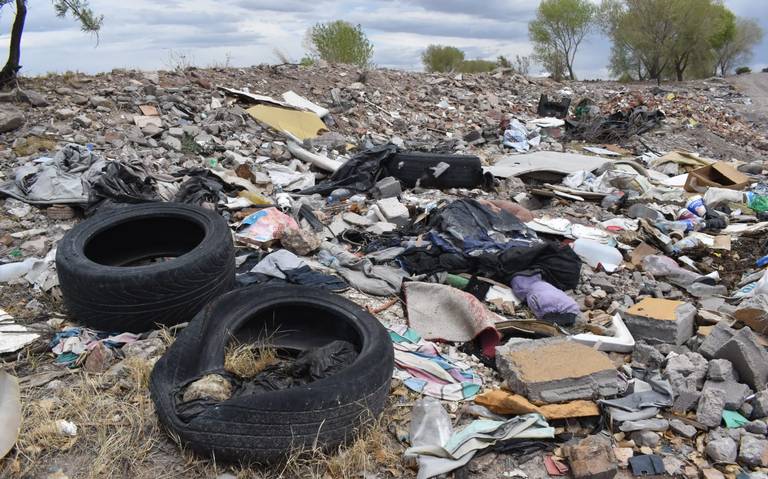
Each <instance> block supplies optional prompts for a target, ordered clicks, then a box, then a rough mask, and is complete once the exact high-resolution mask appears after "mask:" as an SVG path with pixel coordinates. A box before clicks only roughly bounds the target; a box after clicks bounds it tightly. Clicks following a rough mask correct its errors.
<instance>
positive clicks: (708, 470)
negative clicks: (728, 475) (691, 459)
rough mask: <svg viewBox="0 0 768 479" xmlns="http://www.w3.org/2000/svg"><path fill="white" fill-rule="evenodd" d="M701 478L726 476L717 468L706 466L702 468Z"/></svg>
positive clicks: (723, 478)
mask: <svg viewBox="0 0 768 479" xmlns="http://www.w3.org/2000/svg"><path fill="white" fill-rule="evenodd" d="M701 479H725V476H724V475H723V473H722V472H720V471H718V470H717V469H715V468H712V467H705V468H704V469H702V470H701Z"/></svg>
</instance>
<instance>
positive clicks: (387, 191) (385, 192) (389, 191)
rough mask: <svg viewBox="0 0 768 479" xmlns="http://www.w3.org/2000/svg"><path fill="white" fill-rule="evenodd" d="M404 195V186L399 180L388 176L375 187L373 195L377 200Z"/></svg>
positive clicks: (372, 190) (372, 191)
mask: <svg viewBox="0 0 768 479" xmlns="http://www.w3.org/2000/svg"><path fill="white" fill-rule="evenodd" d="M401 194H403V189H402V186H401V185H400V181H399V180H398V179H397V178H394V177H392V176H387V177H386V178H382V179H380V180H379V181H377V182H376V184H375V185H373V189H371V195H372V196H373V197H374V198H376V199H382V198H395V197H398V196H400V195H401Z"/></svg>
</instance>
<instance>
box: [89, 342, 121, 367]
mask: <svg viewBox="0 0 768 479" xmlns="http://www.w3.org/2000/svg"><path fill="white" fill-rule="evenodd" d="M114 358H115V353H114V352H112V349H110V348H108V347H107V346H105V345H104V343H103V342H102V341H99V342H98V343H96V346H95V347H94V348H93V349H91V350H90V352H88V356H87V357H86V358H85V366H84V369H85V370H86V371H88V372H89V373H103V372H104V371H106V370H107V369H109V366H110V363H111V362H112V360H113V359H114Z"/></svg>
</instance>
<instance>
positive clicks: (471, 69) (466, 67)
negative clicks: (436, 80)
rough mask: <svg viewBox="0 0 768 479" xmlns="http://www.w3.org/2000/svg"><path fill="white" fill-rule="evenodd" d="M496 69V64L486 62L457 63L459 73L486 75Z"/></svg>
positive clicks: (465, 61) (468, 61) (467, 61)
mask: <svg viewBox="0 0 768 479" xmlns="http://www.w3.org/2000/svg"><path fill="white" fill-rule="evenodd" d="M495 69H496V62H492V61H488V60H480V59H478V60H464V61H463V62H461V63H459V67H458V71H459V72H461V73H486V72H490V71H493V70H495Z"/></svg>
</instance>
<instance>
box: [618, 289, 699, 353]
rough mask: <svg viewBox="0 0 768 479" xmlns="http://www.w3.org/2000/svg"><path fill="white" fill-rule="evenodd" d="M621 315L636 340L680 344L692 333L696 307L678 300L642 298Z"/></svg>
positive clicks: (649, 342)
mask: <svg viewBox="0 0 768 479" xmlns="http://www.w3.org/2000/svg"><path fill="white" fill-rule="evenodd" d="M621 316H622V318H623V319H624V323H625V324H626V326H627V329H629V331H630V332H631V333H632V336H633V337H634V338H635V339H636V340H639V339H642V340H645V341H646V342H647V343H648V344H660V343H668V344H676V345H681V344H683V343H685V342H686V341H687V340H688V338H690V337H691V336H693V324H694V320H695V319H696V308H695V307H694V306H693V305H692V304H690V303H684V302H682V301H672V300H668V299H659V298H645V299H644V300H642V301H640V302H639V303H637V304H635V305H634V306H632V307H631V308H629V309H627V310H626V311H624V312H623V313H622V314H621Z"/></svg>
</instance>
